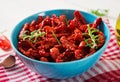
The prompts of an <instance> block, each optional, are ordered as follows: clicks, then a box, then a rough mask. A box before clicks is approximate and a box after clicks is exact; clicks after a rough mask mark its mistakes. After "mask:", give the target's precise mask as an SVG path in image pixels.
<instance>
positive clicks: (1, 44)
mask: <svg viewBox="0 0 120 82" xmlns="http://www.w3.org/2000/svg"><path fill="white" fill-rule="evenodd" d="M0 48H1V49H2V50H5V51H6V50H9V49H11V44H10V41H9V39H8V38H7V37H6V36H5V35H1V36H0Z"/></svg>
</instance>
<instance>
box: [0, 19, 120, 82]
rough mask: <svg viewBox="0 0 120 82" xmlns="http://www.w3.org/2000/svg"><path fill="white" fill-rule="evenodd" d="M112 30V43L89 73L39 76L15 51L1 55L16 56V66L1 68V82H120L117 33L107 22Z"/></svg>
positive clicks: (107, 22)
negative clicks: (71, 76)
mask: <svg viewBox="0 0 120 82" xmlns="http://www.w3.org/2000/svg"><path fill="white" fill-rule="evenodd" d="M105 22H106V24H107V25H108V27H109V28H110V33H111V35H110V42H109V44H108V46H107V49H106V50H105V52H104V54H103V55H102V57H101V58H100V60H99V61H98V62H97V63H96V64H95V65H94V66H93V67H92V68H91V69H89V70H88V71H87V72H85V73H83V74H81V75H80V76H77V77H74V78H70V79H65V80H54V79H48V78H45V77H43V76H42V75H38V74H36V73H34V72H32V71H31V70H30V69H28V68H27V67H26V66H25V65H24V64H23V63H22V62H21V61H20V59H19V58H18V57H17V55H16V54H15V53H14V51H11V52H9V53H6V54H0V58H3V57H5V56H6V55H8V54H14V55H15V56H16V59H17V61H16V65H15V66H14V67H12V68H9V69H4V68H3V67H0V82H120V49H119V47H118V45H117V43H116V40H115V32H114V29H113V27H112V26H111V25H110V24H109V21H108V20H106V21H105Z"/></svg>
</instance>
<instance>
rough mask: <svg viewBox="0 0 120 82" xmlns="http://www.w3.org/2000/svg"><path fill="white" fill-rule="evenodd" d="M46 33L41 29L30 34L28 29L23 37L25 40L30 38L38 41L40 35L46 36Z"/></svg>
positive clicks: (32, 40)
mask: <svg viewBox="0 0 120 82" xmlns="http://www.w3.org/2000/svg"><path fill="white" fill-rule="evenodd" d="M45 34H46V33H45V32H41V29H38V30H34V31H32V32H31V33H30V34H28V31H27V30H26V31H25V32H24V34H23V35H22V38H23V40H25V39H29V40H30V41H31V42H33V43H35V42H37V39H38V37H44V36H45Z"/></svg>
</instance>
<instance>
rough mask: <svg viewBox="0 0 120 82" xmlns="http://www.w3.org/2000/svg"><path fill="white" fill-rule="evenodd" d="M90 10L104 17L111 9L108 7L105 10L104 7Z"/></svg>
mask: <svg viewBox="0 0 120 82" xmlns="http://www.w3.org/2000/svg"><path fill="white" fill-rule="evenodd" d="M90 12H91V13H92V14H94V15H96V16H100V17H104V16H107V15H108V13H109V10H108V9H103V10H102V9H96V10H93V9H91V10H90Z"/></svg>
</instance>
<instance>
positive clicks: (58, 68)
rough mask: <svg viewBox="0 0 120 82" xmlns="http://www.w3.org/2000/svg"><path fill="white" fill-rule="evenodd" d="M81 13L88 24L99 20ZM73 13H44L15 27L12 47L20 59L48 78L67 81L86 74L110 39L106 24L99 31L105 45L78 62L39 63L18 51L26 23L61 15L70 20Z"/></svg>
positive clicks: (52, 11) (88, 14) (31, 17)
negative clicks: (48, 16)
mask: <svg viewBox="0 0 120 82" xmlns="http://www.w3.org/2000/svg"><path fill="white" fill-rule="evenodd" d="M80 12H81V13H82V15H83V16H84V17H85V19H86V21H87V22H88V23H92V22H93V21H94V20H95V19H96V18H97V17H96V16H94V15H92V14H90V13H88V12H83V11H80ZM73 13H74V10H70V9H58V10H49V11H43V12H39V13H36V14H33V15H31V16H29V17H27V18H25V19H23V20H22V21H20V22H19V23H18V24H17V25H16V26H15V27H14V29H13V31H12V34H11V44H12V47H13V49H14V51H15V52H16V53H17V55H18V57H19V58H20V59H21V60H22V62H23V63H24V64H25V65H26V66H27V67H28V68H30V69H31V70H32V71H34V72H36V73H38V74H41V75H43V76H45V77H48V78H54V79H65V78H70V77H74V76H77V75H80V74H82V73H84V72H86V71H87V70H88V69H90V68H91V67H92V66H93V65H94V64H95V63H96V62H97V61H98V60H99V58H100V57H101V55H102V54H103V52H104V50H105V48H106V46H107V44H108V42H109V38H110V31H109V29H108V27H107V25H106V24H105V23H104V22H102V23H101V25H100V27H99V29H100V30H101V31H102V32H103V33H104V35H105V39H106V40H105V44H104V45H103V46H102V48H100V49H99V50H98V51H97V52H95V53H94V54H92V55H90V56H88V57H86V58H83V59H80V60H76V61H70V62H63V63H54V62H53V63H52V62H42V61H37V60H34V59H31V58H28V57H26V56H24V55H23V54H22V53H20V52H19V51H18V48H17V44H18V34H19V32H20V30H21V28H22V26H23V24H24V23H26V22H31V21H32V20H34V19H37V17H38V16H39V15H42V16H46V15H52V14H56V15H58V16H59V15H61V14H65V15H66V16H67V18H68V19H71V18H73Z"/></svg>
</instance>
